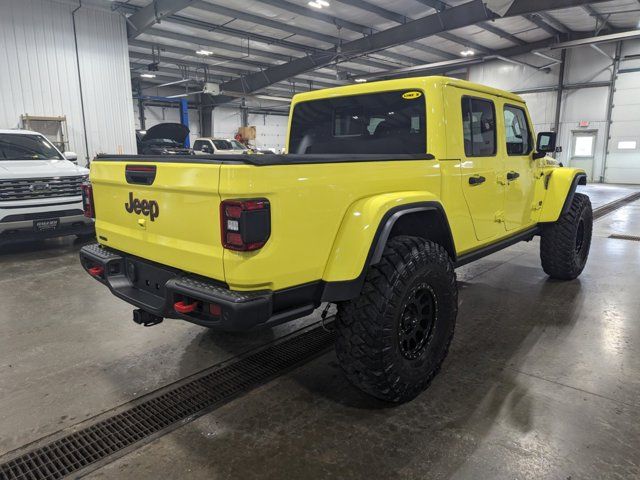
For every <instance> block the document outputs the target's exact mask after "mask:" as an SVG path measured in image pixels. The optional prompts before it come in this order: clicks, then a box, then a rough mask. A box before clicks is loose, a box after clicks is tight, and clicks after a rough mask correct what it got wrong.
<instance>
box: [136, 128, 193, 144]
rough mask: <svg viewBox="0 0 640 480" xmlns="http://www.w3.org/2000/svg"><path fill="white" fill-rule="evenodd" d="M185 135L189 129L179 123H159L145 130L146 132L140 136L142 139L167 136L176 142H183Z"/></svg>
mask: <svg viewBox="0 0 640 480" xmlns="http://www.w3.org/2000/svg"><path fill="white" fill-rule="evenodd" d="M187 135H189V129H188V128H187V127H185V126H184V125H182V124H181V123H159V124H158V125H154V126H153V127H151V128H150V129H148V130H147V133H145V135H144V137H142V141H143V142H145V141H147V140H153V139H156V138H168V139H169V140H175V141H176V142H178V143H184V141H185V140H186V139H187Z"/></svg>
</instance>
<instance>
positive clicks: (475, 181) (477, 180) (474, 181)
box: [469, 175, 486, 185]
mask: <svg viewBox="0 0 640 480" xmlns="http://www.w3.org/2000/svg"><path fill="white" fill-rule="evenodd" d="M485 180H486V178H484V177H483V176H482V175H474V176H473V177H469V185H480V184H481V183H484V182H485Z"/></svg>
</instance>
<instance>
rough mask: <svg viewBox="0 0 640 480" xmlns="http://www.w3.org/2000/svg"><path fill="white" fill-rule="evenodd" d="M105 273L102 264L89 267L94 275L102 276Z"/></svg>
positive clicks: (90, 272)
mask: <svg viewBox="0 0 640 480" xmlns="http://www.w3.org/2000/svg"><path fill="white" fill-rule="evenodd" d="M103 273H104V268H103V267H101V266H100V265H97V266H95V267H91V268H90V269H89V274H90V275H91V276H92V277H101V276H102V274H103Z"/></svg>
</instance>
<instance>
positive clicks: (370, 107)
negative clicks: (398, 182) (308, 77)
mask: <svg viewBox="0 0 640 480" xmlns="http://www.w3.org/2000/svg"><path fill="white" fill-rule="evenodd" d="M426 151H427V138H426V108H425V98H424V96H423V94H422V92H420V91H417V90H401V91H394V92H383V93H371V94H366V95H353V96H348V97H336V98H328V99H323V100H312V101H309V102H301V103H298V104H297V105H296V106H295V108H294V110H293V117H292V120H291V134H290V140H289V153H293V154H305V153H309V154H312V153H333V154H336V153H337V154H339V153H343V154H358V153H362V154H424V153H426Z"/></svg>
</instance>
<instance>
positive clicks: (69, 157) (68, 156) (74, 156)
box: [63, 152, 78, 163]
mask: <svg viewBox="0 0 640 480" xmlns="http://www.w3.org/2000/svg"><path fill="white" fill-rule="evenodd" d="M63 155H64V158H66V159H67V160H69V161H70V162H73V163H78V154H77V153H76V152H64V153H63Z"/></svg>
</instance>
